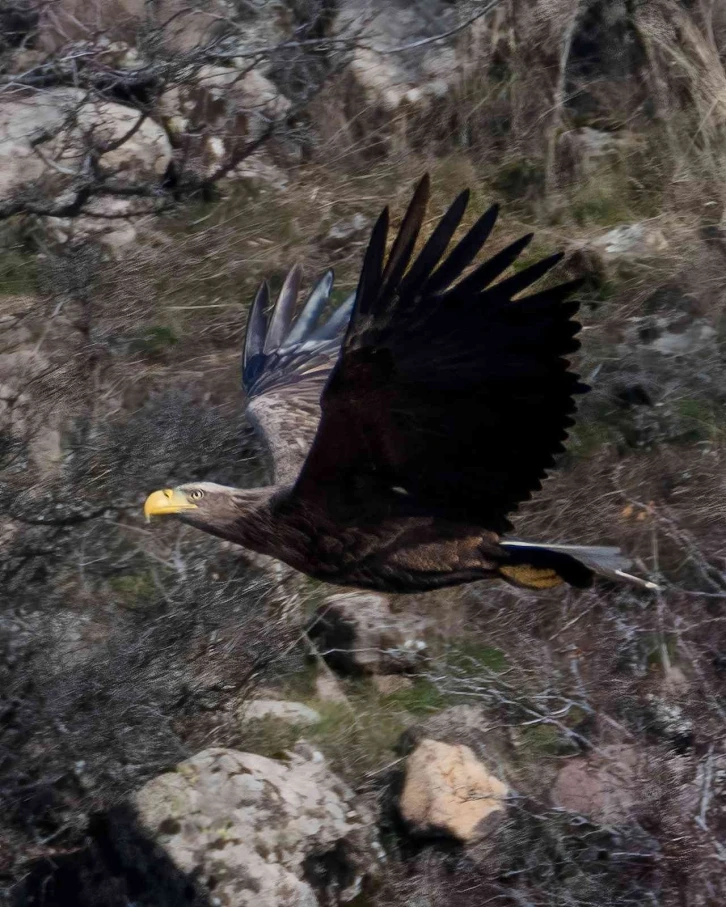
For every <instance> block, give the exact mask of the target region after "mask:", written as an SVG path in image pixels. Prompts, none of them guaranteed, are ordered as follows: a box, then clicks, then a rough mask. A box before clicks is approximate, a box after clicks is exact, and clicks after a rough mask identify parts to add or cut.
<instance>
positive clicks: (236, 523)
mask: <svg viewBox="0 0 726 907" xmlns="http://www.w3.org/2000/svg"><path fill="white" fill-rule="evenodd" d="M428 195H429V179H428V177H427V176H425V177H424V178H423V179H422V180H421V182H420V183H419V184H418V186H417V188H416V191H415V193H414V195H413V199H412V201H411V203H410V205H409V207H408V210H407V212H406V214H405V216H404V218H403V221H402V223H401V226H400V228H399V230H398V234H397V235H396V238H395V239H394V242H393V245H392V246H391V249H390V252H389V253H388V255H386V246H387V238H388V209H386V210H384V211H383V213H382V214H381V216H380V217H379V218H378V221H377V222H376V224H375V226H374V228H373V231H372V234H371V238H370V242H369V244H368V248H367V251H366V253H365V257H364V260H363V265H362V268H361V273H360V278H359V281H358V287H357V290H356V292H355V293H354V294H352V295H351V296H350V297H349V298H348V299H347V300H346V301H345V302H343V303H342V305H340V306H339V307H338V308H337V309H336V310H335V311H334V312H333V313H332V315H330V316H329V317H328V318H327V319H325V318H324V317H323V313H324V310H325V309H326V308H327V307H328V302H329V298H330V293H331V290H332V286H333V274H332V272H331V271H329V272H327V273H326V274H325V275H324V276H323V277H322V278H321V279H320V281H319V282H318V283H317V284H316V286H315V287H314V288H313V290H312V292H311V294H310V296H309V297H308V299H307V302H306V303H305V305H304V306H303V308H302V310H301V311H300V313H299V314H298V316H297V318H295V317H294V316H295V307H296V303H297V297H298V293H299V287H300V282H301V271H300V269H299V268H298V267H296V268H293V270H292V271H291V272H290V273H289V275H288V277H287V279H286V280H285V283H284V285H283V287H282V290H281V291H280V294H279V297H278V299H277V302H276V303H275V306H274V308H273V309H272V312H271V314H269V315H268V310H269V307H270V293H269V288H268V286H267V284H266V283H264V284H263V285H262V286H261V287H260V289H259V291H258V293H257V296H256V297H255V301H254V303H253V306H252V310H251V312H250V315H249V320H248V324H247V336H246V339H245V346H244V356H243V363H242V383H243V387H244V390H245V392H246V395H247V400H248V403H247V413H248V415H249V417H250V419H251V421H252V423H253V425H254V426H255V428H256V429H257V430H258V431H259V432H260V433H261V435H262V436H263V437H264V439H265V441H266V444H267V447H268V450H269V453H270V456H271V461H272V474H273V483H274V484H272V485H271V486H268V487H265V488H260V489H254V490H242V489H235V488H227V487H224V486H221V485H215V484H213V483H195V484H189V485H182V486H180V487H178V488H174V489H165V490H164V491H156V492H154V493H153V494H151V495H150V496H149V498H148V499H147V501H146V504H145V508H144V510H145V513H146V515H147V516H152V515H163V514H170V515H175V516H177V517H178V518H180V519H181V520H183V521H184V522H187V523H190V524H191V525H193V526H196V527H197V528H199V529H202V530H204V531H206V532H210V533H212V534H214V535H216V536H219V537H221V538H224V539H227V540H229V541H232V542H236V543H238V544H240V545H243V546H245V547H247V548H251V549H253V550H255V551H258V552H261V553H264V554H269V555H272V556H274V557H277V558H279V559H280V560H282V561H285V562H286V563H288V564H290V565H291V566H292V567H294V568H296V569H297V570H300V571H302V572H303V573H307V574H309V575H310V576H314V577H316V578H318V579H321V580H326V581H328V582H331V583H336V584H341V585H350V586H357V587H362V588H371V589H380V590H385V591H392V592H416V591H422V590H427V589H436V588H441V587H444V586H451V585H455V584H458V583H465V582H471V581H474V580H479V579H485V578H497V577H498V578H501V579H504V580H506V581H508V582H510V583H513V584H515V585H519V586H524V587H527V588H533V589H544V588H550V587H552V586H556V585H559V584H560V583H562V582H567V583H570V584H571V585H574V586H578V587H583V586H588V585H590V584H591V583H592V579H593V575H594V574H600V575H603V576H605V577H608V578H611V579H625V580H628V581H631V582H635V583H638V584H640V585H643V586H646V587H652V586H653V584H652V583H647V582H644V581H642V580H638V579H636V578H635V577H632V576H630V575H629V574H627V573H626V572H625V570H626V569H627V568H628V567H629V562H628V560H627V559H626V558H625V557H623V556H622V555H621V553H620V552H619V551H618V549H616V548H607V547H602V548H598V547H584V546H569V545H546V544H537V543H527V542H521V541H515V540H511V539H507V538H506V537H503V534H504V533H506V532H507V531H508V530H509V529H510V528H511V524H510V522H509V516H510V515H511V514H512V512H513V511H514V510H516V508H517V506H518V505H519V504H520V503H521V502H523V501H525V500H527V499H528V498H529V497H530V496H531V495H532V493H533V492H534V491H536V490H537V489H539V488H540V484H541V481H542V479H543V478H544V477H545V475H546V473H547V470H548V469H549V468H550V467H552V466H553V465H554V461H555V457H556V456H557V454H559V453H561V452H562V451H563V450H564V447H563V442H564V441H565V439H566V437H567V429H568V428H569V427H570V426H572V424H573V419H572V414H573V413H574V410H575V396H576V395H577V394H580V393H583V392H584V391H586V390H587V388H586V387H585V385H583V384H582V383H581V382H580V381H579V378H578V376H577V375H576V374H575V373H574V372H573V371H572V370H571V369H570V366H569V361H568V359H567V357H568V356H569V355H570V354H571V353H573V352H574V351H575V350H576V349H577V348H578V346H579V342H578V341H577V340H576V334H577V333H578V331H579V330H580V325H579V323H578V322H577V321H575V320H574V316H575V313H576V312H577V309H578V303H577V302H575V301H568V297H569V295H570V293H571V292H572V291H573V290H574V289H575V287H576V285H577V282H570V283H564V284H560V285H559V286H555V287H551V288H547V289H543V290H541V291H539V292H533V293H530V294H529V295H524V296H522V295H521V294H522V293H524V292H525V291H528V290H529V289H530V287H532V285H533V284H535V283H536V282H537V281H538V280H539V279H540V278H541V277H543V276H544V275H545V274H546V273H547V272H548V271H549V270H550V269H551V268H552V267H554V266H555V265H556V264H557V263H558V262H559V261H560V259H561V257H562V256H561V255H553V256H551V257H549V258H545V259H543V260H542V261H539V262H537V263H536V264H533V265H531V266H529V267H527V268H524V269H523V270H521V271H519V272H517V273H515V274H514V275H512V276H509V277H503V275H504V273H505V272H506V271H507V269H508V268H509V267H510V266H511V265H512V264H513V262H514V261H515V260H516V259H517V256H518V255H519V254H520V253H521V252H522V251H523V249H524V248H525V247H526V246H527V245H528V243H529V242H530V240H531V238H532V237H531V235H529V236H525V237H523V238H522V239H520V240H517V241H516V242H514V243H512V244H511V245H509V246H508V247H507V248H505V249H503V250H502V251H500V252H498V253H497V254H496V255H494V256H492V257H491V258H489V259H488V260H486V261H484V262H482V263H481V264H479V265H477V266H475V267H474V268H473V269H472V270H470V271H469V270H468V269H469V267H470V266H471V265H472V264H474V262H475V260H476V258H477V256H478V255H479V253H480V252H481V250H482V247H483V246H484V245H485V243H486V241H487V239H488V238H489V236H490V234H491V232H492V230H493V228H494V225H495V223H496V219H497V214H498V210H497V207H496V206H493V207H491V208H490V209H489V210H488V211H486V212H485V213H484V214H483V215H482V216H481V217H480V218H479V220H477V221H476V223H475V224H474V225H473V226H472V227H471V229H470V230H469V231H468V232H467V233H466V235H465V236H464V237H463V238H462V239H461V240H459V242H458V243H456V245H454V247H453V249H451V251H449V252H448V254H447V250H448V249H449V246H450V245H451V242H452V239H453V237H454V234H455V233H456V231H457V229H458V228H459V226H460V224H461V221H462V218H463V216H464V212H465V210H466V207H467V203H468V200H469V193H468V192H466V191H465V192H462V193H461V195H459V196H458V198H457V199H456V200H455V201H454V203H453V204H452V205H451V207H450V208H449V210H448V211H447V212H446V214H444V216H443V217H442V218H441V220H440V221H439V223H438V225H437V226H436V227H435V229H434V230H433V232H432V233H431V235H430V236H429V237H428V239H427V240H426V241H425V242H424V244H423V246H422V248H421V251H420V252H419V254H418V255H417V256H415V257H414V250H415V248H416V245H417V241H418V239H419V235H420V232H421V227H422V224H423V221H424V215H425V211H426V205H427V201H428ZM467 271H468V273H466V276H464V274H465V272H467Z"/></svg>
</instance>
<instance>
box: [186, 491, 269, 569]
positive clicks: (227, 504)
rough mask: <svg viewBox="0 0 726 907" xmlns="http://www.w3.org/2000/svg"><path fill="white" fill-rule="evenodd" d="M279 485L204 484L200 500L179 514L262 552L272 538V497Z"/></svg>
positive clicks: (222, 535) (246, 546)
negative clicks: (199, 504) (194, 506)
mask: <svg viewBox="0 0 726 907" xmlns="http://www.w3.org/2000/svg"><path fill="white" fill-rule="evenodd" d="M279 491H280V488H279V487H278V486H275V485H270V486H267V487H265V488H229V487H226V486H222V485H215V486H211V485H209V486H208V489H207V491H206V496H205V498H204V501H203V504H202V505H201V506H200V507H199V508H198V509H197V510H191V511H187V512H186V513H184V514H182V515H181V518H182V520H183V521H184V522H185V523H189V524H190V525H192V526H196V527H197V528H198V529H203V530H204V531H205V532H209V533H211V534H212V535H216V536H217V537H218V538H222V539H226V540H227V541H230V542H234V543H235V544H237V545H243V546H244V547H245V548H251V549H252V550H253V551H260V552H263V553H264V552H266V551H268V550H269V549H270V545H271V542H273V541H274V525H273V523H274V521H273V513H272V504H271V502H272V499H273V498H275V497H276V496H277V494H278V492H279Z"/></svg>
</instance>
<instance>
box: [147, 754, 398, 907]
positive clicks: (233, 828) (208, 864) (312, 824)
mask: <svg viewBox="0 0 726 907" xmlns="http://www.w3.org/2000/svg"><path fill="white" fill-rule="evenodd" d="M135 806H136V809H137V810H138V813H139V816H140V819H141V821H142V823H143V825H144V826H145V827H146V828H147V829H148V831H149V832H151V833H152V834H153V835H154V836H155V838H156V840H157V841H158V843H159V844H160V845H161V846H162V847H163V848H164V850H165V851H166V852H167V854H168V855H169V857H170V858H171V859H172V860H173V861H174V862H175V863H176V865H177V866H178V867H179V868H180V869H181V871H182V872H185V873H192V874H194V875H195V876H196V877H197V878H198V879H199V881H200V882H201V883H202V884H203V885H208V884H209V883H210V882H211V881H212V880H214V883H213V885H210V888H213V894H214V898H215V899H216V902H217V903H219V904H229V905H234V907H316V905H317V904H318V903H323V904H326V905H327V904H330V905H336V904H345V903H347V902H349V901H351V900H353V899H354V898H356V897H357V896H358V895H359V894H360V892H361V889H362V886H363V883H364V881H365V880H367V879H371V878H373V877H374V876H375V875H376V872H377V864H378V860H379V856H380V853H381V851H380V846H379V844H378V842H377V840H376V837H375V831H374V825H373V820H372V817H371V816H370V815H368V814H367V812H366V811H365V810H364V809H362V808H361V807H359V806H356V805H355V804H354V802H353V794H352V792H351V790H350V789H349V788H348V787H347V786H346V785H345V784H344V783H343V782H342V781H340V779H338V778H337V777H336V776H335V775H333V774H332V773H331V772H330V770H329V769H328V767H327V765H326V763H325V760H324V758H323V756H322V755H321V754H320V753H319V752H317V751H315V750H313V749H312V748H311V747H309V746H308V745H307V744H299V745H298V747H296V750H295V752H294V753H292V754H291V756H290V760H289V761H288V762H282V761H279V760H275V759H267V758H265V757H264V756H258V755H255V754H252V753H242V752H238V751H236V750H230V749H224V748H213V749H208V750H204V751H203V752H201V753H198V754H197V755H196V756H194V757H192V758H191V759H188V760H187V761H186V762H183V763H181V764H180V765H179V766H178V768H177V770H176V771H175V772H169V773H167V774H165V775H161V776H159V777H158V778H155V779H154V780H153V781H150V782H149V783H148V784H146V785H145V786H144V787H143V788H142V789H141V790H140V791H139V792H138V793H137V794H136V796H135ZM318 894H319V895H320V901H319V900H318Z"/></svg>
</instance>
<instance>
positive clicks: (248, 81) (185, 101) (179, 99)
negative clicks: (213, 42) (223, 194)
mask: <svg viewBox="0 0 726 907" xmlns="http://www.w3.org/2000/svg"><path fill="white" fill-rule="evenodd" d="M290 106H291V102H290V101H289V100H288V99H287V98H285V97H284V96H283V95H282V94H281V93H280V92H279V91H278V89H277V88H276V87H275V85H274V84H273V83H272V82H271V81H270V80H269V79H268V78H267V77H266V76H265V75H264V74H263V73H262V72H261V70H260V69H259V68H254V69H250V68H249V61H248V60H246V59H241V60H240V61H239V66H211V65H209V66H202V67H200V68H199V69H198V70H197V71H196V72H195V74H194V78H193V79H190V80H189V81H188V82H187V83H186V84H183V85H177V86H174V87H172V88H170V89H169V91H167V92H165V93H164V94H163V95H162V96H161V98H160V99H159V103H158V111H159V115H160V117H161V118H162V120H163V122H164V123H165V125H166V127H167V129H168V130H169V132H170V133H171V134H172V135H173V136H174V138H175V144H176V145H177V158H178V159H179V160H180V161H181V162H182V167H183V169H194V170H195V171H196V172H197V174H198V175H199V176H200V177H208V176H211V175H212V174H214V173H215V172H216V171H218V170H219V169H220V168H221V167H224V166H225V165H226V163H227V161H229V160H230V157H231V156H232V155H233V154H234V153H235V152H237V150H238V149H239V148H240V146H241V147H244V146H245V145H249V144H250V143H252V142H255V141H256V140H258V139H259V138H261V136H262V135H263V134H264V133H265V131H266V130H267V129H268V128H269V126H270V124H271V123H274V122H277V121H280V120H282V119H284V117H285V114H286V113H287V112H288V110H289V109H290ZM265 167H267V168H268V170H269V169H270V168H272V169H273V171H274V174H276V173H277V171H276V170H275V168H274V165H273V164H272V163H271V162H269V161H265V160H264V159H262V160H261V159H260V156H259V153H258V155H257V157H256V158H255V160H254V161H249V160H245V161H244V162H242V164H241V165H240V167H239V173H237V168H233V169H232V170H231V171H230V174H229V175H230V176H235V175H240V176H246V175H248V173H249V171H250V169H252V170H253V171H254V176H255V177H261V178H262V179H265V178H269V174H268V173H267V172H266V171H265ZM272 179H273V181H277V176H276V175H273V177H272Z"/></svg>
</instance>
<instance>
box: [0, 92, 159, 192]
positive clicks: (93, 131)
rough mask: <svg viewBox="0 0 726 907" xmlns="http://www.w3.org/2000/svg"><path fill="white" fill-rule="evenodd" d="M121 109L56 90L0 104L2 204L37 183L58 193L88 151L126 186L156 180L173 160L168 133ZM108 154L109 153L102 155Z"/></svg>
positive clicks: (120, 106) (0, 185)
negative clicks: (91, 150)
mask: <svg viewBox="0 0 726 907" xmlns="http://www.w3.org/2000/svg"><path fill="white" fill-rule="evenodd" d="M139 120H140V114H139V113H138V111H136V110H133V109H131V108H129V107H124V106H123V105H122V104H115V103H111V102H107V101H89V100H88V97H87V94H86V92H84V91H81V90H80V89H73V88H55V89H50V90H48V91H42V92H36V93H33V94H28V95H27V96H25V97H23V98H20V97H17V96H15V97H13V99H12V100H4V101H3V102H2V103H0V200H1V199H7V198H8V197H10V196H11V195H13V194H15V193H16V192H18V191H20V190H23V189H28V190H29V189H33V190H37V189H38V185H37V184H38V181H41V180H42V181H44V182H45V183H47V184H48V190H49V193H50V196H51V199H52V198H53V187H55V186H56V185H57V192H58V193H60V192H61V191H62V189H63V187H64V186H65V184H66V183H67V182H68V181H69V179H71V178H72V177H73V176H74V175H76V174H77V173H78V172H79V170H80V168H81V167H82V165H83V161H84V158H85V156H86V154H87V151H88V149H89V148H93V149H95V150H96V151H98V152H99V153H100V157H99V160H100V165H101V167H102V168H104V169H105V170H107V171H109V172H110V173H112V174H114V176H115V178H116V179H117V180H118V179H121V180H127V181H129V182H133V181H136V180H138V179H142V178H146V179H149V178H150V179H158V178H160V177H161V176H162V175H163V174H164V171H165V170H166V168H167V166H168V165H169V162H170V161H171V145H170V144H169V140H168V138H167V136H166V133H165V132H164V130H163V129H162V127H161V126H159V124H158V123H155V122H154V121H153V120H151V119H148V118H147V119H144V120H142V121H139ZM104 149H107V150H104Z"/></svg>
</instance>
